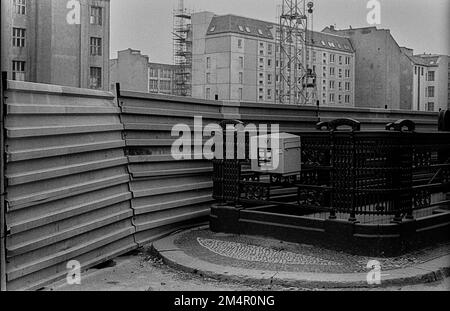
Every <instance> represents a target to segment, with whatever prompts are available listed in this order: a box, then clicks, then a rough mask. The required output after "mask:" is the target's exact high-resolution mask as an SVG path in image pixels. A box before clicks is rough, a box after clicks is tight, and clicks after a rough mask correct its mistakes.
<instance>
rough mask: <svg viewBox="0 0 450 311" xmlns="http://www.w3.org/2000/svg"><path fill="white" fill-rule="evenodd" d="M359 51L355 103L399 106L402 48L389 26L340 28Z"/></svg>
mask: <svg viewBox="0 0 450 311" xmlns="http://www.w3.org/2000/svg"><path fill="white" fill-rule="evenodd" d="M338 33H339V34H341V35H344V36H348V37H349V38H350V40H351V42H352V45H353V48H354V49H355V51H356V63H355V81H356V86H355V92H356V93H355V103H356V105H355V106H356V107H367V108H385V106H386V105H387V108H388V109H400V63H401V61H400V56H401V50H400V47H399V46H398V45H397V43H396V41H395V40H394V39H393V38H392V36H391V34H390V32H389V30H377V29H376V28H375V27H370V28H360V29H348V30H342V31H339V32H338Z"/></svg>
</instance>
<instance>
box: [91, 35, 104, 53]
mask: <svg viewBox="0 0 450 311" xmlns="http://www.w3.org/2000/svg"><path fill="white" fill-rule="evenodd" d="M91 56H102V38H96V37H91Z"/></svg>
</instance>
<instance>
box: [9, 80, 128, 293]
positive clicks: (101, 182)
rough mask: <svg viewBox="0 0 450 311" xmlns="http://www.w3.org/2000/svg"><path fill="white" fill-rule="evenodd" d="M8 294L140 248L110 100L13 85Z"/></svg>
mask: <svg viewBox="0 0 450 311" xmlns="http://www.w3.org/2000/svg"><path fill="white" fill-rule="evenodd" d="M6 96H7V101H6V103H7V117H6V131H7V142H6V145H7V146H6V153H7V167H6V181H7V185H8V186H7V196H6V202H7V214H6V223H7V230H8V235H7V239H6V249H7V253H6V256H7V262H8V264H7V269H6V270H7V271H6V273H7V282H8V286H7V287H8V289H9V290H17V289H35V288H39V287H41V286H44V285H46V284H47V283H49V282H51V281H54V280H56V279H58V278H62V277H65V276H66V274H67V272H68V270H67V267H66V265H67V262H68V261H70V260H74V259H75V260H79V261H80V263H81V265H82V267H83V268H84V269H86V268H88V267H89V266H92V265H95V264H96V263H99V262H102V261H104V260H107V259H109V258H112V257H115V256H117V255H120V254H121V253H123V252H127V251H129V250H131V249H134V248H136V247H137V245H136V243H135V242H134V237H133V234H134V232H135V227H134V225H133V223H132V218H133V210H132V208H131V202H130V199H131V197H132V194H131V192H130V191H129V179H130V178H129V174H128V169H127V163H128V160H127V158H126V156H125V154H124V147H125V145H126V144H125V141H124V139H123V137H122V131H123V126H122V124H121V122H120V108H119V107H118V106H117V104H116V102H115V101H114V98H113V96H112V94H110V93H105V92H97V91H91V90H80V89H72V88H66V87H58V86H49V85H39V84H32V83H23V82H10V83H9V88H8V91H7V93H6Z"/></svg>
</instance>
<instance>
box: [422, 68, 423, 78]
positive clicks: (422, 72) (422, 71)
mask: <svg viewBox="0 0 450 311" xmlns="http://www.w3.org/2000/svg"><path fill="white" fill-rule="evenodd" d="M422 76H423V67H422Z"/></svg>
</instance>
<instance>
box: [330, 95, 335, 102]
mask: <svg viewBox="0 0 450 311" xmlns="http://www.w3.org/2000/svg"><path fill="white" fill-rule="evenodd" d="M330 103H334V93H331V94H330Z"/></svg>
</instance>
